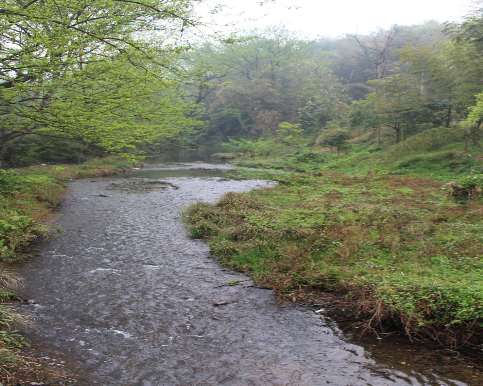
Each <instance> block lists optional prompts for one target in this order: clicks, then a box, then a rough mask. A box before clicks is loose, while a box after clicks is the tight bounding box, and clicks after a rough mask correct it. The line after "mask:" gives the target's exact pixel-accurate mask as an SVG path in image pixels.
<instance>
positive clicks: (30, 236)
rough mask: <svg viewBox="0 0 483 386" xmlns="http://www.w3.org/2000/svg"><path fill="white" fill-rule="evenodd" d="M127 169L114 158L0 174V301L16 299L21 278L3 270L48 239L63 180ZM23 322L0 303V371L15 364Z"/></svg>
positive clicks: (6, 171) (120, 161)
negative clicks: (33, 244)
mask: <svg viewBox="0 0 483 386" xmlns="http://www.w3.org/2000/svg"><path fill="white" fill-rule="evenodd" d="M131 167H132V165H131V164H129V163H128V162H126V161H124V160H119V159H117V158H104V159H99V160H93V161H90V162H87V163H85V164H82V165H37V166H30V167H26V168H22V169H13V170H0V264H2V266H3V268H2V269H0V301H1V302H2V303H5V302H7V301H9V300H10V299H12V298H15V288H16V286H17V284H18V283H19V279H18V278H15V277H14V276H12V275H11V273H9V272H8V269H5V264H7V263H11V262H13V261H15V260H18V259H21V258H23V257H25V256H28V255H29V254H30V253H31V251H29V250H28V245H29V243H30V242H31V241H33V240H34V239H35V238H37V237H39V236H42V235H48V234H49V233H50V232H51V231H52V230H54V231H55V228H53V227H52V226H51V221H52V211H53V210H54V209H55V208H56V207H57V206H58V204H59V202H60V199H61V198H62V196H63V195H64V194H65V193H66V189H67V181H69V180H71V179H74V178H84V177H97V176H103V175H109V174H113V173H115V172H120V171H123V170H128V169H130V168H131ZM19 323H22V319H21V318H20V316H19V315H18V314H17V313H16V312H15V311H14V310H13V309H12V308H11V307H10V306H9V305H7V304H0V372H2V371H3V373H4V374H5V373H6V371H7V368H8V367H9V366H12V365H14V364H15V363H17V361H18V357H16V355H15V352H16V351H18V350H19V349H21V348H22V347H23V346H24V345H25V344H26V343H25V341H24V339H23V338H22V337H21V336H20V335H18V334H16V333H15V331H14V330H13V329H14V328H15V326H16V325H18V324H19Z"/></svg>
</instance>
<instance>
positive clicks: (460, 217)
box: [186, 152, 483, 348]
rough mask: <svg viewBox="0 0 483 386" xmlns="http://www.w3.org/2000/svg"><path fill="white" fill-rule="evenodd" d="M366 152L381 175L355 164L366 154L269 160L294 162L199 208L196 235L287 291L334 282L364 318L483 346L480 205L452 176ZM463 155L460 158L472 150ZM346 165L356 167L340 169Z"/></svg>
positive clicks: (330, 286) (193, 214)
mask: <svg viewBox="0 0 483 386" xmlns="http://www.w3.org/2000/svg"><path fill="white" fill-rule="evenodd" d="M307 154H308V155H309V156H310V157H309V158H314V157H315V158H316V156H315V154H318V153H314V154H312V153H306V157H307ZM367 155H368V157H367V158H368V159H369V158H372V159H371V161H372V168H373V170H374V171H373V172H370V171H369V172H368V171H367V170H365V169H364V168H368V165H367V163H366V164H364V163H362V162H360V163H358V164H357V166H356V165H354V164H353V163H354V159H356V158H357V157H360V154H359V155H357V154H354V155H353V156H352V157H351V158H350V159H348V160H347V159H341V160H340V162H335V160H334V161H333V162H332V163H331V164H328V163H325V164H324V163H322V162H320V163H318V164H317V163H306V164H305V166H304V165H303V162H298V164H297V163H296V162H294V159H292V160H290V162H289V161H287V160H283V159H282V160H280V159H279V160H278V161H277V160H274V159H272V160H270V161H268V163H269V164H270V165H269V166H271V167H273V166H274V165H275V167H276V168H277V169H284V168H285V169H289V167H290V170H291V173H289V174H278V175H276V174H274V173H273V172H272V173H270V172H265V173H264V174H263V177H262V178H271V179H274V180H278V181H280V185H279V186H278V187H276V188H271V189H262V190H257V191H253V192H249V193H243V194H228V195H226V196H225V197H224V198H223V199H221V200H220V201H219V202H218V203H216V204H214V205H210V204H206V203H198V204H195V205H192V206H191V207H190V208H189V209H188V211H187V213H186V218H187V220H188V222H189V223H190V224H191V228H190V230H191V233H192V235H193V236H194V237H199V238H208V239H209V240H210V247H211V250H212V252H213V253H214V254H215V255H216V256H217V257H218V258H219V260H220V262H221V263H222V264H224V265H226V266H228V267H230V268H232V269H237V270H242V271H244V272H247V273H249V274H251V275H252V276H253V277H254V279H255V280H256V281H257V282H260V283H262V284H263V285H265V286H267V287H269V288H273V289H274V290H275V291H276V292H277V293H278V294H280V295H281V296H283V297H285V298H288V299H292V300H298V299H305V300H307V299H308V300H310V298H311V296H314V297H316V296H317V294H320V293H322V292H324V291H328V292H331V293H335V294H337V295H339V296H343V297H344V298H345V299H346V300H347V302H348V303H350V304H352V307H353V309H354V310H355V313H356V316H357V317H358V318H359V320H360V321H362V322H363V323H364V324H365V326H366V327H370V328H375V327H378V328H380V327H384V326H386V327H387V326H391V328H392V327H394V326H396V327H398V328H399V329H401V330H403V331H405V332H406V333H407V334H408V335H409V336H410V337H416V338H423V339H425V338H431V339H434V340H436V341H438V342H440V343H441V344H443V345H444V346H445V347H451V348H455V347H460V346H463V345H469V346H477V347H480V345H481V344H482V343H483V280H482V277H483V276H482V274H483V263H482V260H481V256H482V255H483V250H482V247H481V245H482V243H481V240H482V239H483V226H482V225H481V224H482V223H483V202H482V201H481V199H480V198H478V197H471V199H467V197H459V198H458V197H454V196H451V195H450V194H449V189H448V185H447V184H444V183H443V182H442V181H441V179H439V180H438V179H436V178H427V174H426V175H424V173H420V174H419V175H418V174H417V173H412V174H411V173H406V175H401V174H399V173H394V174H391V173H388V172H387V171H385V170H383V171H381V169H375V168H374V163H375V161H377V158H376V157H374V156H372V157H370V155H371V153H370V152H367ZM302 156H303V155H301V156H300V157H302ZM431 156H432V157H433V158H435V155H434V154H428V155H426V156H425V157H426V158H427V159H430V158H431ZM320 157H321V158H322V157H327V155H324V154H321V155H320ZM420 158H423V161H424V160H425V159H424V156H420ZM460 158H461V160H462V161H460V160H459V159H458V160H456V157H453V160H452V162H453V164H458V163H463V161H465V159H466V158H464V157H460ZM444 159H449V161H451V158H448V157H447V156H446V158H444ZM295 161H297V160H296V159H295ZM274 162H275V163H274ZM264 163H265V164H267V161H264V160H255V161H253V160H252V161H242V162H241V163H240V164H241V165H242V166H252V167H256V166H260V165H263V164H264ZM321 164H322V165H321ZM413 164H414V165H415V166H418V164H417V162H414V163H413ZM328 165H330V166H332V167H331V168H329V167H328ZM337 165H339V166H338V168H344V167H345V168H352V169H356V172H354V173H352V174H351V175H348V174H341V173H335V172H333V171H331V170H333V169H336V168H337ZM349 165H351V166H349ZM288 166H289V167H288ZM386 166H387V167H386V169H388V168H389V167H390V166H391V165H389V164H386ZM443 166H444V165H440V169H439V171H441V169H442V167H443ZM369 167H370V165H369ZM419 167H420V165H419ZM300 169H302V170H300ZM303 169H305V170H303ZM358 169H360V170H364V172H365V173H364V174H362V173H361V174H358V173H357V170H358ZM430 169H431V168H427V169H425V171H426V172H429V171H430ZM296 170H299V172H297V171H296ZM437 171H438V170H436V169H435V168H433V170H432V172H433V173H434V172H437ZM251 173H253V172H251ZM444 178H448V177H447V175H445V177H444ZM448 182H449V181H448Z"/></svg>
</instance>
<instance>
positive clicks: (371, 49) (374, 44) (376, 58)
mask: <svg viewBox="0 0 483 386" xmlns="http://www.w3.org/2000/svg"><path fill="white" fill-rule="evenodd" d="M399 32H400V28H399V27H398V26H396V25H395V26H393V27H391V29H389V30H387V31H384V30H379V31H378V32H376V33H373V34H371V35H369V36H365V37H362V36H360V35H349V36H350V37H351V38H352V39H354V40H355V41H356V42H357V44H358V45H359V47H360V49H361V50H362V54H363V55H364V57H365V58H366V59H367V60H368V61H369V62H370V63H371V64H372V71H373V73H374V78H375V79H382V78H384V75H385V74H386V71H387V69H388V64H389V60H388V57H389V54H390V48H391V45H392V43H393V40H394V39H395V38H396V36H397V35H398V33H399Z"/></svg>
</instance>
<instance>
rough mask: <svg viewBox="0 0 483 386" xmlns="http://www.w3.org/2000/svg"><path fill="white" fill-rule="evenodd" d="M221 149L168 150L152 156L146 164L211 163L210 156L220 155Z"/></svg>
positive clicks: (147, 159)
mask: <svg viewBox="0 0 483 386" xmlns="http://www.w3.org/2000/svg"><path fill="white" fill-rule="evenodd" d="M222 152H224V150H223V149H221V148H218V149H183V150H168V151H165V152H164V153H159V154H152V155H150V156H149V157H147V158H146V162H149V163H153V164H159V163H170V162H199V161H203V162H211V163H217V162H214V161H212V160H211V158H210V156H211V155H212V154H215V153H222Z"/></svg>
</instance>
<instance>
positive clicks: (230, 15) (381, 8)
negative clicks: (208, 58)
mask: <svg viewBox="0 0 483 386" xmlns="http://www.w3.org/2000/svg"><path fill="white" fill-rule="evenodd" d="M471 3H472V1H471V0H404V1H402V0H398V1H394V0H275V2H274V3H268V4H264V5H263V6H260V0H218V1H216V0H206V1H205V2H204V3H203V4H201V5H200V6H199V13H200V14H205V13H206V12H207V9H208V8H207V7H208V5H209V4H211V5H213V4H222V5H224V6H225V7H224V9H225V11H224V12H222V13H221V14H218V15H216V16H215V20H216V22H217V24H219V27H215V29H217V30H218V31H223V32H227V31H228V28H227V27H223V25H224V24H226V23H229V22H232V23H235V24H236V26H237V27H238V28H241V29H251V28H253V27H261V28H263V27H265V26H268V25H278V24H281V23H282V24H285V25H286V26H287V28H288V29H290V30H294V31H300V32H301V33H302V35H304V36H307V37H309V38H315V37H317V35H321V36H331V37H337V36H340V35H345V34H347V33H348V34H355V33H360V34H367V33H369V32H371V31H374V30H376V29H377V28H378V27H381V28H389V27H390V26H392V25H394V24H399V25H412V24H418V23H421V22H424V21H428V20H439V21H440V22H444V21H458V20H460V18H461V17H462V16H463V15H465V14H467V13H468V11H469V10H470V8H471ZM250 18H252V19H257V20H256V21H252V22H248V21H247V20H248V19H250Z"/></svg>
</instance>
